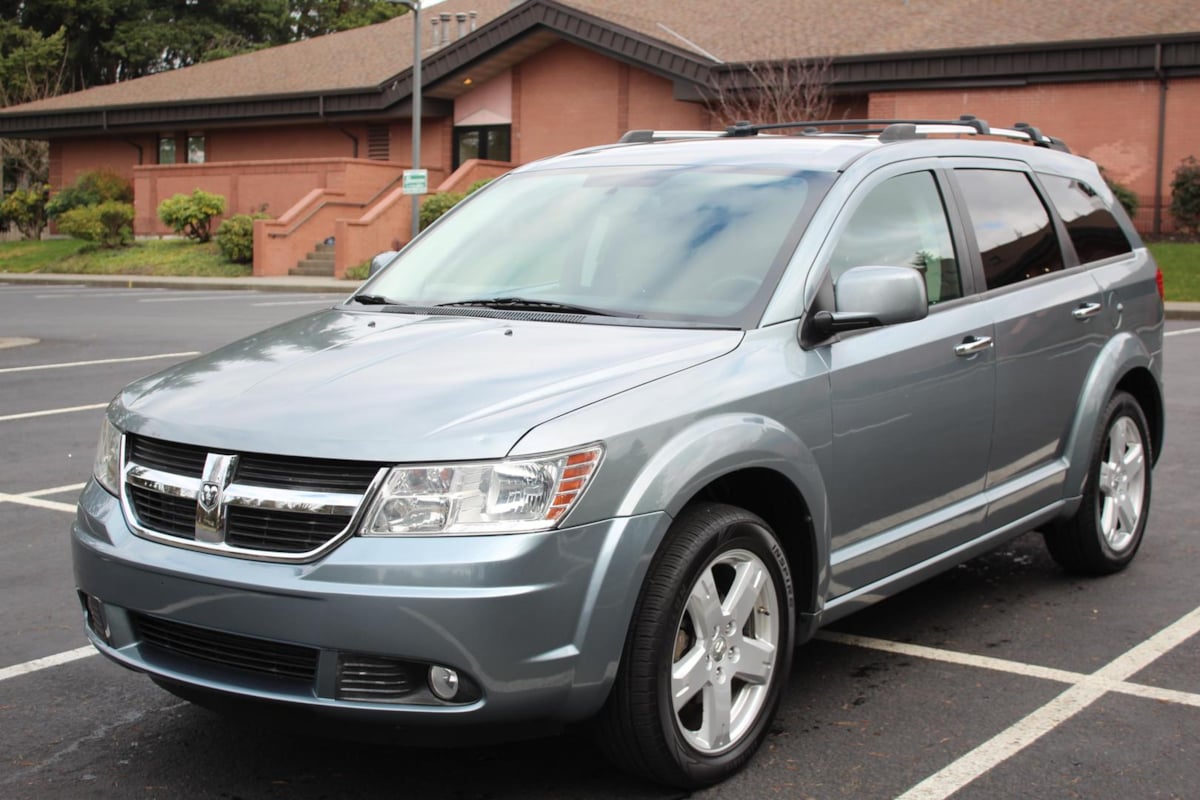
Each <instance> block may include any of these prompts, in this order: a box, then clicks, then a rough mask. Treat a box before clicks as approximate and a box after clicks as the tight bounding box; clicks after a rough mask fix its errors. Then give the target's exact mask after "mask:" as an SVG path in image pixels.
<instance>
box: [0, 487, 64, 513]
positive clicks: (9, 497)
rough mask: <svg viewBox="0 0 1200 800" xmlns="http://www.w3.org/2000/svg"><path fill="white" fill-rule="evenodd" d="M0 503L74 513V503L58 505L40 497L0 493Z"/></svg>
mask: <svg viewBox="0 0 1200 800" xmlns="http://www.w3.org/2000/svg"><path fill="white" fill-rule="evenodd" d="M0 503H16V504H17V505H19V506H33V507H34V508H44V509H47V510H48V511H66V512H68V513H70V514H74V513H75V504H74V503H60V502H58V501H57V500H43V499H42V498H40V497H31V496H29V495H27V494H5V493H4V492H0Z"/></svg>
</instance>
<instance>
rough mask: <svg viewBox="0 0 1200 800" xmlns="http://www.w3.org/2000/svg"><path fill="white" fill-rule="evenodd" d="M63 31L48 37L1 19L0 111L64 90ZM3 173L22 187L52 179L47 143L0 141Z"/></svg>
mask: <svg viewBox="0 0 1200 800" xmlns="http://www.w3.org/2000/svg"><path fill="white" fill-rule="evenodd" d="M64 36H65V34H64V32H63V31H62V30H61V29H60V30H57V31H55V32H54V33H53V34H51V35H49V36H44V35H42V34H40V33H37V32H36V31H31V30H27V29H25V28H21V27H19V26H18V25H15V24H14V23H12V22H9V21H8V20H3V19H0V108H5V107H7V106H12V105H17V104H19V103H28V102H31V101H34V100H41V99H43V98H46V97H53V96H54V95H56V94H58V93H59V92H61V91H62V74H63V73H62V71H63V42H64ZM0 167H2V169H0V172H4V173H5V174H7V175H8V176H9V177H10V178H13V177H14V176H15V180H13V182H14V183H15V184H16V185H17V186H19V187H22V188H28V187H30V186H32V185H33V184H35V183H45V182H46V181H48V180H49V179H50V156H49V147H48V146H47V144H46V142H43V141H37V140H29V139H0Z"/></svg>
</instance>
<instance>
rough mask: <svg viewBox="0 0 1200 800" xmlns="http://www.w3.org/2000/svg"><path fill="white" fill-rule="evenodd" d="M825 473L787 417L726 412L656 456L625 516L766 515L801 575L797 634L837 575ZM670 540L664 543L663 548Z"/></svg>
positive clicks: (805, 630)
mask: <svg viewBox="0 0 1200 800" xmlns="http://www.w3.org/2000/svg"><path fill="white" fill-rule="evenodd" d="M825 496H826V494H825V485H824V479H823V478H822V471H821V468H820V466H819V464H818V462H817V459H816V457H815V456H814V454H813V452H812V450H811V449H810V448H809V447H808V446H807V445H806V444H805V443H804V442H803V441H801V439H800V438H799V436H797V435H796V434H795V433H794V432H793V431H791V430H789V429H788V428H786V427H785V426H783V425H782V424H780V423H779V422H777V421H775V420H771V419H768V418H766V417H763V416H759V415H743V414H723V415H719V416H716V417H710V418H707V419H705V420H703V421H700V422H698V423H696V424H694V425H692V426H689V427H688V428H687V429H686V430H684V431H682V432H680V433H679V434H677V435H676V436H674V437H673V438H672V439H671V440H670V441H669V442H668V443H666V445H665V446H663V447H662V448H660V450H659V451H658V453H657V454H656V455H655V456H654V457H652V458H651V459H649V461H648V462H647V463H646V465H645V466H644V468H643V469H642V472H641V474H640V475H639V476H638V477H637V479H636V480H634V481H633V483H632V486H631V488H630V492H629V494H628V495H627V496H626V498H625V501H624V502H623V503H622V504H621V510H620V512H619V513H621V514H623V515H624V514H635V513H642V512H645V511H649V510H652V509H654V508H656V507H657V508H661V509H665V510H666V511H667V512H668V514H670V515H671V516H672V517H677V516H678V515H679V513H680V512H681V511H682V510H683V509H684V508H686V507H688V506H689V505H690V504H692V503H696V502H703V501H713V502H720V503H726V504H729V505H735V506H738V507H740V508H744V509H745V510H747V511H750V512H751V513H754V514H756V515H758V516H759V517H762V519H763V520H764V521H765V522H766V523H767V524H768V525H770V527H771V528H772V529H773V530H774V531H775V532H776V534H777V535H778V536H779V538H780V540H781V543H782V544H783V547H784V551H785V553H786V555H787V558H788V564H789V567H791V571H792V578H793V580H794V581H795V590H796V604H797V608H796V611H797V637H798V639H799V640H800V641H803V639H806V638H808V636H809V635H811V632H812V631H811V627H812V626H811V625H809V624H808V621H809V620H811V619H812V618H813V617H815V615H816V613H817V612H819V610H820V608H821V607H822V598H823V597H824V591H825V589H826V586H827V584H828V580H829V567H828V564H829V530H828V514H827V507H826V503H825ZM661 546H662V543H661V542H660V543H659V547H661Z"/></svg>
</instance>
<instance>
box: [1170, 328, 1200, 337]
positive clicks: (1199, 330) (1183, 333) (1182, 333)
mask: <svg viewBox="0 0 1200 800" xmlns="http://www.w3.org/2000/svg"><path fill="white" fill-rule="evenodd" d="M1189 333H1200V328H1184V329H1183V330H1180V331H1167V332H1166V333H1164V334H1163V336H1186V335H1188V334H1189Z"/></svg>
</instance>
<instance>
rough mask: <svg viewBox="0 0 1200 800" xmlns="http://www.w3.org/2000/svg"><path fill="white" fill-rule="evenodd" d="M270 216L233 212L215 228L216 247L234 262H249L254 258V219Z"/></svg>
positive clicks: (268, 216)
mask: <svg viewBox="0 0 1200 800" xmlns="http://www.w3.org/2000/svg"><path fill="white" fill-rule="evenodd" d="M270 218H271V215H270V214H261V213H259V214H234V215H233V216H232V217H230V218H229V219H227V220H225V221H224V222H222V223H221V226H220V227H219V228H217V237H216V238H217V249H219V250H220V251H221V255H223V256H225V258H227V259H228V260H229V261H232V262H233V263H234V264H249V263H250V262H251V261H253V260H254V220H256V219H270Z"/></svg>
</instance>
